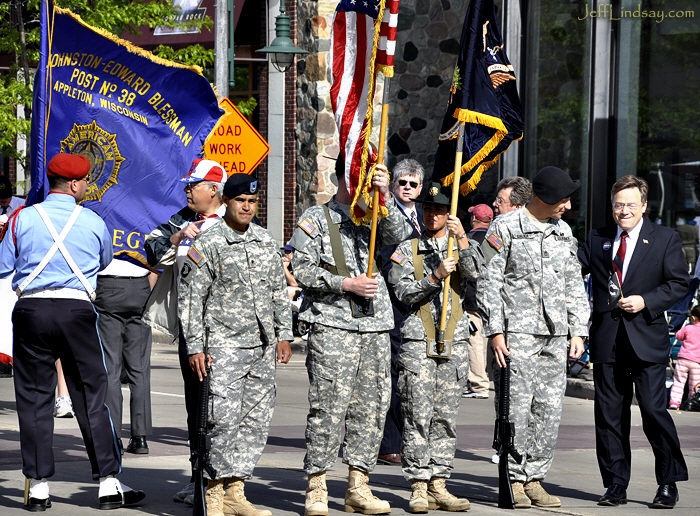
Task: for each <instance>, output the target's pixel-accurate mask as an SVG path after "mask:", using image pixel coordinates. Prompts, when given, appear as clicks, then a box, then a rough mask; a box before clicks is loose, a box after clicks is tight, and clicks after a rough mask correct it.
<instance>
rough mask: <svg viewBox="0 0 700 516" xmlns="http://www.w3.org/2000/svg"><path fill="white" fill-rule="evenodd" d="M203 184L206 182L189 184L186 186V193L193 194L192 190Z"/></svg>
mask: <svg viewBox="0 0 700 516" xmlns="http://www.w3.org/2000/svg"><path fill="white" fill-rule="evenodd" d="M203 183H204V181H196V182H194V183H187V184H186V185H185V192H191V191H192V190H194V189H195V188H197V186H198V185H201V184H203Z"/></svg>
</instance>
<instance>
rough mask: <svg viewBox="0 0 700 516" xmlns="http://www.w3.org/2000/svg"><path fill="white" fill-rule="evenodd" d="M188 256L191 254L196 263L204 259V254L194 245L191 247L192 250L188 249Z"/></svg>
mask: <svg viewBox="0 0 700 516" xmlns="http://www.w3.org/2000/svg"><path fill="white" fill-rule="evenodd" d="M187 256H189V258H190V260H192V261H193V262H194V263H196V264H199V262H201V261H202V255H201V253H200V252H199V251H197V249H196V248H195V247H194V246H192V247H190V250H189V251H187Z"/></svg>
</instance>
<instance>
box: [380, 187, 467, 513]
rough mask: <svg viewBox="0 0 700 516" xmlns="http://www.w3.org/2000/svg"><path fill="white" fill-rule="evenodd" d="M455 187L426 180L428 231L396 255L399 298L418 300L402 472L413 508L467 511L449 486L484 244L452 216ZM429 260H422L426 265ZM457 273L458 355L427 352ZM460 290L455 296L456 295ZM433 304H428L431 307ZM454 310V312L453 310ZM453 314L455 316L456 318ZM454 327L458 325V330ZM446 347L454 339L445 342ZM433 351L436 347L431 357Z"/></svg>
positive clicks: (405, 347) (453, 301) (403, 369)
mask: <svg viewBox="0 0 700 516" xmlns="http://www.w3.org/2000/svg"><path fill="white" fill-rule="evenodd" d="M449 194H450V189H446V188H441V187H440V183H430V184H427V185H426V187H425V188H424V189H423V192H422V194H421V196H420V197H419V198H418V199H416V201H417V202H423V203H424V204H423V219H424V221H425V228H426V229H425V231H424V232H423V234H422V235H421V236H420V238H418V239H414V240H409V241H406V242H403V243H402V244H400V245H399V246H398V248H397V249H396V252H394V254H393V255H392V256H391V261H392V268H391V273H390V276H389V282H390V283H391V284H392V286H393V287H394V292H395V293H396V297H397V298H398V299H399V301H402V302H403V303H406V304H407V305H410V306H411V309H412V311H411V313H410V315H408V317H407V318H406V319H405V321H404V322H403V325H402V326H401V339H402V342H401V352H400V354H399V390H400V392H401V409H402V413H403V418H404V431H403V446H402V449H401V454H402V466H403V473H404V476H405V477H406V479H407V480H409V481H410V482H411V489H412V494H411V500H410V502H409V511H410V512H412V513H424V512H428V509H443V510H447V511H466V510H468V509H469V501H468V500H467V499H466V498H457V497H456V496H454V495H452V494H450V493H449V492H448V491H447V489H446V488H445V479H447V478H449V476H450V473H451V472H452V469H453V461H454V455H455V447H456V435H457V432H456V423H457V410H458V408H459V398H460V394H461V392H462V389H463V388H464V387H465V386H466V381H467V377H468V374H469V362H468V353H469V333H470V332H469V326H470V325H469V317H463V316H462V315H463V310H462V307H461V303H462V300H463V296H464V292H465V289H466V286H467V279H468V278H470V277H472V276H473V275H474V274H473V273H474V269H473V268H472V269H470V262H472V264H473V258H472V257H471V255H472V254H473V253H474V250H476V251H477V253H478V243H475V242H472V243H473V244H474V245H470V242H469V240H468V238H467V235H466V232H465V231H464V228H463V227H462V223H461V222H460V220H459V219H458V218H457V217H454V216H451V215H449V205H450V198H449ZM448 229H449V231H450V233H451V234H453V235H455V242H456V244H457V248H458V251H457V250H455V254H456V256H457V259H455V257H451V258H447V243H448V234H447V230H448ZM421 262H422V265H421ZM455 268H457V269H458V270H459V274H452V276H451V278H450V280H451V287H452V288H451V289H450V293H449V298H448V305H447V306H448V310H447V320H448V321H451V322H453V324H454V321H457V322H456V326H451V325H450V323H449V322H448V324H447V328H448V331H447V332H446V336H445V339H446V340H451V355H450V354H449V353H448V349H445V350H444V354H445V358H437V357H435V356H428V354H427V351H426V350H427V349H429V348H430V346H426V345H427V344H428V340H429V339H430V340H431V341H434V340H435V336H436V334H437V329H436V328H437V327H439V324H440V315H441V312H442V300H443V290H444V279H445V278H446V277H447V276H448V275H449V274H451V273H452V272H453V271H455ZM453 296H455V297H453ZM426 308H427V310H426ZM453 309H455V310H453ZM453 318H454V321H453ZM450 328H454V330H453V331H454V334H453V335H450V334H449V333H451V331H450ZM446 345H447V343H446ZM432 354H433V353H431V355H432Z"/></svg>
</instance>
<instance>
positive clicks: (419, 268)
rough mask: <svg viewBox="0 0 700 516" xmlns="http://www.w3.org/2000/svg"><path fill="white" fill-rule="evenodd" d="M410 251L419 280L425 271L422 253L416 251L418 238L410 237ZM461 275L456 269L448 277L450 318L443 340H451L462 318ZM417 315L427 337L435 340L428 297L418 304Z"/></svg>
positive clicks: (433, 323)
mask: <svg viewBox="0 0 700 516" xmlns="http://www.w3.org/2000/svg"><path fill="white" fill-rule="evenodd" d="M411 253H412V254H413V270H414V274H415V277H416V280H418V281H420V280H422V279H423V278H424V277H425V272H424V271H423V255H422V254H419V253H418V239H417V238H413V239H411ZM461 283H462V282H461V277H460V275H459V273H458V272H457V271H455V272H453V273H452V278H451V279H450V289H451V290H452V292H451V298H452V300H451V304H450V308H451V310H450V319H449V320H448V321H447V328H445V340H446V341H452V339H453V338H454V335H455V329H456V328H457V323H458V322H459V321H460V319H462V315H464V311H463V310H462V303H461V302H460V299H459V288H460V285H461ZM418 306H419V308H418V317H420V320H421V321H422V322H423V328H425V334H426V336H427V337H428V339H431V340H435V334H436V331H435V322H434V321H433V315H432V314H431V313H430V299H428V298H426V299H424V300H423V301H422V302H421V303H420V304H419V305H418Z"/></svg>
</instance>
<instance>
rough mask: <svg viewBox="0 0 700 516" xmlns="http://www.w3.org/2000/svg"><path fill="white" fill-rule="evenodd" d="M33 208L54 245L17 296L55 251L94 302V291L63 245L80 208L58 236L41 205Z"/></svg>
mask: <svg viewBox="0 0 700 516" xmlns="http://www.w3.org/2000/svg"><path fill="white" fill-rule="evenodd" d="M34 208H36V211H37V213H39V216H40V217H41V219H42V220H43V221H44V224H45V225H46V229H48V230H49V233H51V237H52V238H53V240H54V243H53V245H52V246H51V248H50V249H49V251H48V252H47V253H46V256H44V258H43V259H42V260H41V262H39V265H37V266H36V268H35V269H34V270H33V271H32V273H31V274H30V275H29V276H27V278H26V279H25V280H24V281H23V282H22V283H21V284H20V285H19V286H18V287H17V295H18V296H22V292H24V290H26V288H27V287H28V286H29V284H30V283H31V282H32V281H34V278H36V277H37V276H38V275H39V274H41V271H43V270H44V268H45V267H46V265H47V264H48V263H49V261H50V260H51V258H53V255H54V254H56V251H61V254H62V255H63V258H65V260H66V262H67V263H68V266H69V267H70V269H71V270H72V271H73V274H75V276H76V277H77V278H78V280H79V281H80V283H82V285H83V287H84V288H85V291H86V292H87V294H88V296H89V298H90V300H91V301H94V299H95V289H93V288H92V285H90V282H89V281H88V280H87V278H86V277H85V275H84V274H83V272H82V271H81V270H80V268H79V267H78V264H76V263H75V260H73V257H72V256H71V255H70V252H68V248H67V247H66V246H65V244H64V243H63V240H64V239H65V238H66V235H67V234H68V232H69V231H70V230H71V228H72V227H73V224H75V221H76V220H77V218H78V215H79V214H80V211H81V210H82V209H83V208H82V206H76V207H75V209H74V210H73V213H71V215H70V217H69V218H68V221H67V222H66V225H65V226H64V227H63V230H62V231H61V234H60V235H59V234H58V232H57V231H56V228H55V227H54V225H53V223H52V222H51V220H50V219H49V216H48V215H47V213H46V211H45V210H44V208H43V207H42V206H41V204H35V205H34Z"/></svg>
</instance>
